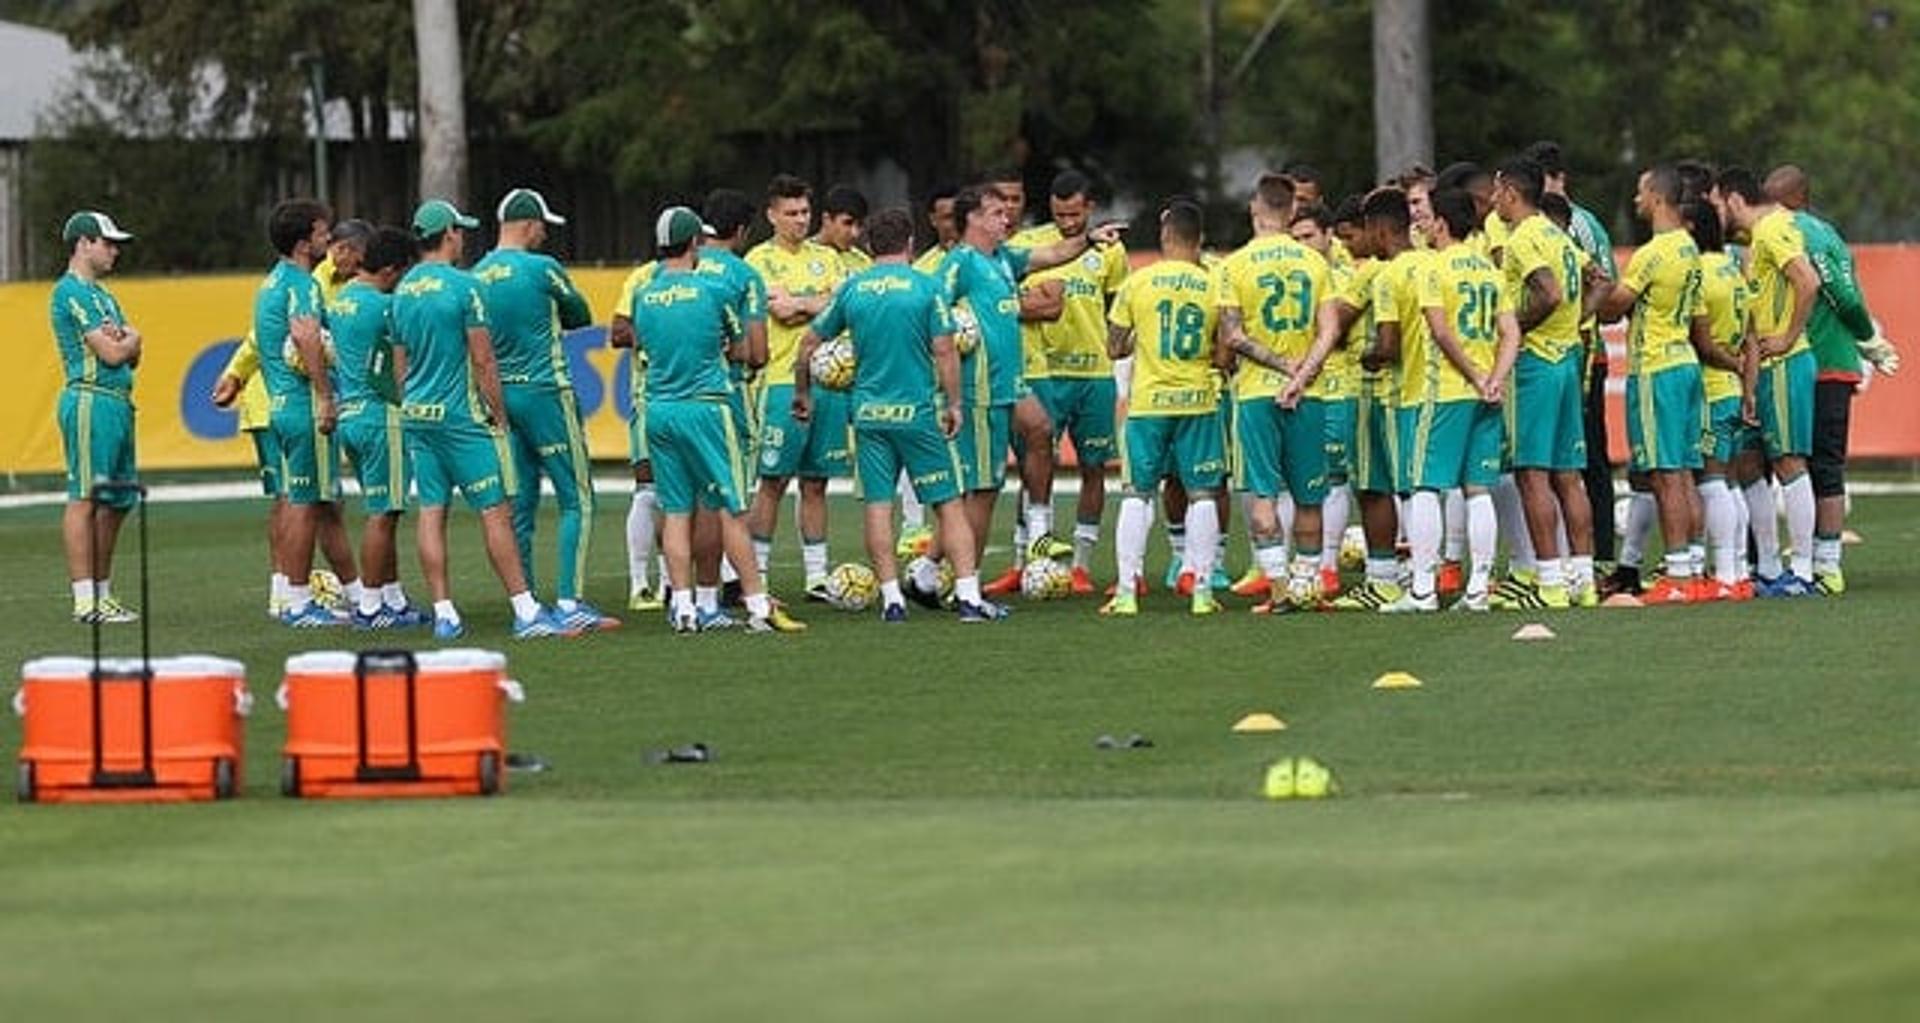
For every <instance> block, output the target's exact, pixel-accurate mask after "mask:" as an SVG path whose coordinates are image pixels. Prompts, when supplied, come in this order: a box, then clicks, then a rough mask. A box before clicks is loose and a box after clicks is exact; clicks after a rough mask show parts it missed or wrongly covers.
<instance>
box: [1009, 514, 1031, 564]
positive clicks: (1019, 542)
mask: <svg viewBox="0 0 1920 1023" xmlns="http://www.w3.org/2000/svg"><path fill="white" fill-rule="evenodd" d="M1028 539H1029V537H1028V536H1027V520H1026V519H1025V518H1024V517H1023V518H1021V519H1020V521H1018V522H1015V523H1014V524H1013V563H1014V565H1016V566H1018V567H1023V568H1024V567H1025V566H1026V564H1027V540H1028Z"/></svg>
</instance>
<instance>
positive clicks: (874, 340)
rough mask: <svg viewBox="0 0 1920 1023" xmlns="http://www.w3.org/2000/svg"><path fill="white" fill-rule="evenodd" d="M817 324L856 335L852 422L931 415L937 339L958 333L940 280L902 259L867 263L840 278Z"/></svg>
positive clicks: (906, 420) (913, 420)
mask: <svg viewBox="0 0 1920 1023" xmlns="http://www.w3.org/2000/svg"><path fill="white" fill-rule="evenodd" d="M812 330H813V332H814V334H816V335H818V336H820V337H824V338H831V337H838V336H839V335H840V333H841V332H842V331H845V332H846V333H847V335H848V336H849V337H851V338H852V339H853V355H854V359H855V361H856V368H855V371H854V377H853V425H855V426H860V427H880V428H887V427H906V426H912V425H915V424H918V423H927V422H932V420H933V412H934V407H933V395H934V390H935V385H936V378H935V376H934V368H933V339H934V338H936V337H939V336H941V335H943V334H951V333H953V318H952V317H951V316H949V315H948V314H947V300H946V296H945V295H944V294H942V292H941V289H940V284H939V282H937V281H935V280H934V279H933V278H931V277H928V276H927V275H926V274H923V273H921V272H920V271H918V270H915V269H913V268H912V267H910V266H907V265H905V264H901V263H882V264H879V265H877V266H873V267H869V268H868V269H865V270H862V271H860V272H859V273H857V274H854V275H853V276H852V277H849V278H847V281H846V283H844V284H842V285H840V290H839V292H837V293H836V294H835V295H834V299H833V302H832V303H830V304H829V305H828V306H827V308H826V309H824V310H822V311H821V313H820V315H819V316H816V317H814V320H813V324H812Z"/></svg>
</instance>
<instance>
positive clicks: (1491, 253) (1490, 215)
mask: <svg viewBox="0 0 1920 1023" xmlns="http://www.w3.org/2000/svg"><path fill="white" fill-rule="evenodd" d="M1508 234H1509V232H1508V230H1507V222H1506V221H1504V220H1501V219H1500V214H1498V213H1495V212H1494V211H1492V210H1488V211H1487V218H1486V219H1485V220H1482V221H1481V222H1480V231H1479V235H1480V239H1479V241H1478V242H1477V243H1475V242H1473V241H1472V239H1471V238H1469V240H1468V241H1469V244H1473V245H1474V247H1475V248H1476V249H1478V250H1479V252H1480V254H1481V255H1482V256H1485V257H1486V260H1487V262H1489V263H1492V264H1493V265H1495V266H1500V265H1502V263H1503V262H1504V261H1505V260H1506V257H1505V256H1504V255H1502V254H1501V253H1502V252H1503V251H1505V249H1506V247H1507V235H1508Z"/></svg>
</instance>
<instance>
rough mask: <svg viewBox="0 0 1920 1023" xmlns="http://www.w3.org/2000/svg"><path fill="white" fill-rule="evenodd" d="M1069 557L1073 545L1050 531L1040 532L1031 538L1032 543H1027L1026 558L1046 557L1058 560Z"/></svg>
mask: <svg viewBox="0 0 1920 1023" xmlns="http://www.w3.org/2000/svg"><path fill="white" fill-rule="evenodd" d="M1071 557H1073V545H1072V544H1070V543H1068V542H1067V541H1065V540H1062V539H1060V538H1059V537H1057V536H1054V535H1053V534H1052V533H1041V534H1040V535H1039V536H1036V537H1034V538H1033V542H1032V543H1030V544H1028V545H1027V558H1028V560H1031V561H1043V560H1047V559H1053V560H1055V561H1058V560H1060V559H1062V558H1071Z"/></svg>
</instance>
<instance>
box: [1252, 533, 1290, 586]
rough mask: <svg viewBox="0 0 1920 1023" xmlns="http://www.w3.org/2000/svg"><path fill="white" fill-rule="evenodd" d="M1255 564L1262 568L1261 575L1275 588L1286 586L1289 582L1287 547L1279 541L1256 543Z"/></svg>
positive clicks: (1254, 550) (1254, 549) (1254, 551)
mask: <svg viewBox="0 0 1920 1023" xmlns="http://www.w3.org/2000/svg"><path fill="white" fill-rule="evenodd" d="M1253 560H1254V563H1255V564H1257V565H1259V566H1260V574H1262V575H1264V576H1266V577H1267V582H1268V583H1270V584H1272V585H1274V586H1284V585H1286V582H1287V546H1286V545H1285V544H1283V543H1281V542H1280V541H1278V540H1268V541H1266V542H1264V543H1263V542H1260V541H1255V545H1254V548H1253Z"/></svg>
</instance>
